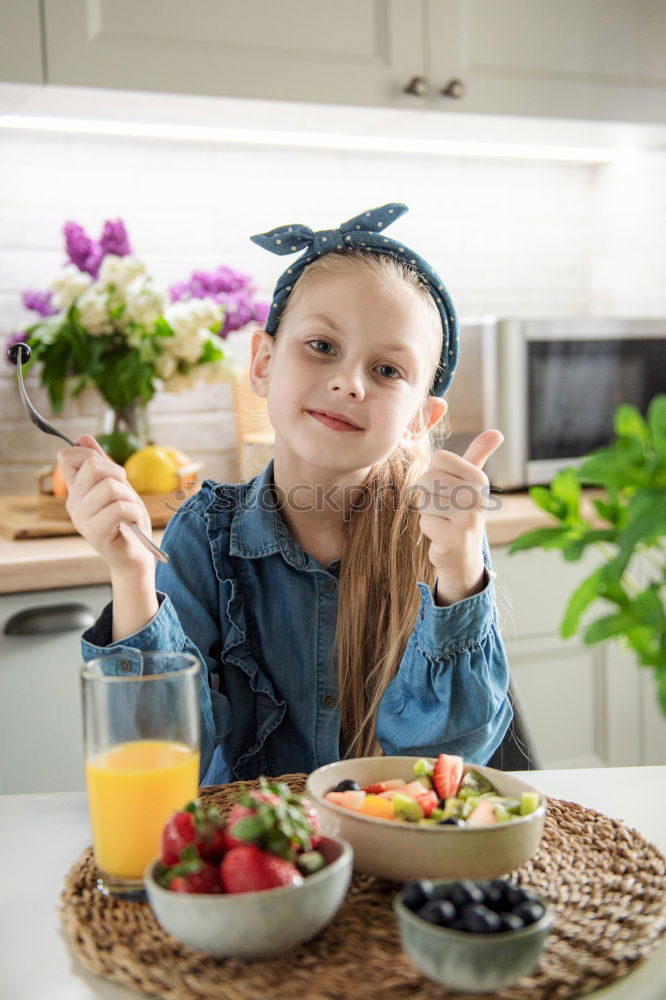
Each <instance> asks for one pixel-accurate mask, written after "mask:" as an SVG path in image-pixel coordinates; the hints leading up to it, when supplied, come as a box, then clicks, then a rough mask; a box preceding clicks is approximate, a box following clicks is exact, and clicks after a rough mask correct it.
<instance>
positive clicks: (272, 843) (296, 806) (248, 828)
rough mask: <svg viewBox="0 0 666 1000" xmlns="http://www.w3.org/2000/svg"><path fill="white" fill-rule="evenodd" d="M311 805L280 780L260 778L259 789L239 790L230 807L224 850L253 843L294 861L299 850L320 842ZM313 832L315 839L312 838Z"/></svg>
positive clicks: (309, 847) (305, 849)
mask: <svg viewBox="0 0 666 1000" xmlns="http://www.w3.org/2000/svg"><path fill="white" fill-rule="evenodd" d="M317 823H318V820H317V815H316V812H315V809H314V806H313V805H312V804H311V803H310V802H307V801H306V800H304V799H301V798H300V797H299V796H298V795H295V794H294V793H293V792H292V791H291V790H290V789H289V787H288V785H285V784H284V783H282V782H273V783H269V782H268V781H267V780H266V778H261V779H260V788H259V789H258V790H255V791H252V792H249V791H247V790H245V789H244V790H243V791H241V793H240V794H239V796H238V798H237V800H236V802H235V803H234V805H233V806H232V807H231V810H230V812H229V816H228V819H227V825H226V828H225V834H224V843H225V847H226V849H227V850H233V848H235V847H240V846H241V845H244V844H254V845H255V846H256V847H260V848H261V849H262V850H263V851H269V852H270V853H271V854H277V855H278V856H279V857H281V858H284V859H285V860H286V861H293V860H294V857H295V855H296V854H298V853H299V852H301V851H311V850H312V849H313V847H315V846H318V845H319V843H320V842H321V837H320V836H319V834H318V832H317V830H316V826H317ZM313 835H314V840H313Z"/></svg>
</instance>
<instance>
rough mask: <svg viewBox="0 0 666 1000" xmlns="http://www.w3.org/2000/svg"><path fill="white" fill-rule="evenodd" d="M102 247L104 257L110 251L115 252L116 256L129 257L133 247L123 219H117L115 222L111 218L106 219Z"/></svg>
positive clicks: (101, 241)
mask: <svg viewBox="0 0 666 1000" xmlns="http://www.w3.org/2000/svg"><path fill="white" fill-rule="evenodd" d="M100 247H101V249H102V256H103V257H106V255H107V254H110V253H112V254H115V256H116V257H129V255H130V254H131V253H132V248H131V246H130V243H129V238H128V236H127V230H126V229H125V223H124V222H123V220H122V219H116V220H115V222H113V221H112V220H111V219H107V220H106V222H105V223H104V231H103V233H102V238H101V240H100Z"/></svg>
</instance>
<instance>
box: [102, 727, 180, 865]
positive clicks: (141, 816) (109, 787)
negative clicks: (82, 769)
mask: <svg viewBox="0 0 666 1000" xmlns="http://www.w3.org/2000/svg"><path fill="white" fill-rule="evenodd" d="M86 780H87V784H88V808H89V810H90V822H91V825H92V832H93V844H94V849H95V860H96V862H97V865H98V867H99V868H100V869H101V871H102V872H103V873H105V874H107V875H114V876H116V877H117V878H125V879H140V878H142V877H143V873H144V871H145V870H146V866H147V865H148V863H149V861H151V859H152V858H154V857H156V856H157V855H158V854H159V853H160V835H161V833H162V827H163V826H164V824H165V823H166V821H167V819H168V818H169V816H171V814H172V813H174V812H176V811H177V810H178V809H181V808H182V807H183V806H184V805H185V803H186V802H190V801H191V800H192V799H193V798H196V795H197V791H198V785H199V752H198V751H196V750H192V748H191V747H188V746H185V745H184V744H183V743H172V742H170V741H169V740H134V741H132V742H131V743H119V744H117V745H116V746H113V747H111V748H110V749H109V750H106V751H104V753H101V754H98V755H97V756H96V757H92V758H91V759H90V760H88V761H87V762H86Z"/></svg>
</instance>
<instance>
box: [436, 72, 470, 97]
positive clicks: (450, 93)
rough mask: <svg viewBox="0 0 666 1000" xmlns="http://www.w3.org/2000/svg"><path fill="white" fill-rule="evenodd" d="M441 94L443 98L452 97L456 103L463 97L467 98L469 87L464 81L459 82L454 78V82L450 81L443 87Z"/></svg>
mask: <svg viewBox="0 0 666 1000" xmlns="http://www.w3.org/2000/svg"><path fill="white" fill-rule="evenodd" d="M441 94H442V97H452V98H453V99H454V101H459V100H460V99H461V98H462V97H466V96H467V87H466V86H465V84H464V83H463V81H462V80H457V79H456V78H455V77H454V79H453V80H449V82H448V83H447V85H446V87H442V91H441Z"/></svg>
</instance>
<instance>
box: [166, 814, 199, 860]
mask: <svg viewBox="0 0 666 1000" xmlns="http://www.w3.org/2000/svg"><path fill="white" fill-rule="evenodd" d="M196 835H197V834H196V830H195V828H194V816H193V814H192V813H191V812H184V811H183V812H177V813H174V814H173V816H171V817H170V818H169V819H168V820H167V821H166V823H165V825H164V829H163V830H162V861H163V862H164V864H165V865H175V864H178V862H179V861H180V855H181V853H182V852H183V851H184V850H185V848H186V847H188V846H189V845H190V844H193V843H194V841H195V840H196Z"/></svg>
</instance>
